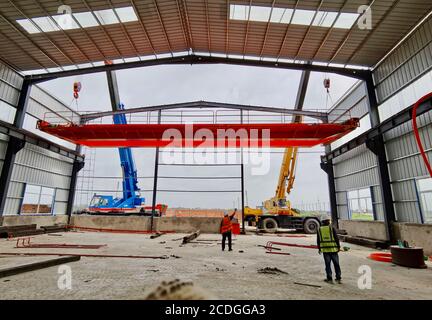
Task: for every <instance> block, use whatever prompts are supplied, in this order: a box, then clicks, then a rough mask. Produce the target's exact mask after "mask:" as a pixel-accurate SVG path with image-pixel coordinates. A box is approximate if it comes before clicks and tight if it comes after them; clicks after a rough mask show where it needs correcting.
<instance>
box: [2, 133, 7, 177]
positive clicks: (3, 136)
mask: <svg viewBox="0 0 432 320" xmlns="http://www.w3.org/2000/svg"><path fill="white" fill-rule="evenodd" d="M7 144H8V138H7V136H5V135H4V134H0V172H1V170H2V168H3V162H4V158H5V155H6V148H7Z"/></svg>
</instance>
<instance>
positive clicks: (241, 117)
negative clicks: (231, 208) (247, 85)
mask: <svg viewBox="0 0 432 320" xmlns="http://www.w3.org/2000/svg"><path fill="white" fill-rule="evenodd" d="M240 123H243V110H240ZM240 157H241V158H240V159H241V166H240V168H241V211H242V231H241V232H242V234H246V229H245V218H244V210H245V189H244V159H243V148H241V149H240Z"/></svg>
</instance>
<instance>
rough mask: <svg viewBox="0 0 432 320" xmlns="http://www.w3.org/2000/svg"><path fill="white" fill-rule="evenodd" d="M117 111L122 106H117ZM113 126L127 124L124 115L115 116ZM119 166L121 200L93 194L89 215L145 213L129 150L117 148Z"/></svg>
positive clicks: (143, 201) (121, 108)
mask: <svg viewBox="0 0 432 320" xmlns="http://www.w3.org/2000/svg"><path fill="white" fill-rule="evenodd" d="M119 110H124V105H123V104H119ZM113 118H114V124H127V122H126V115H125V114H115V115H114V116H113ZM118 151H119V155H120V165H121V167H122V174H123V181H122V189H123V195H122V197H121V198H114V197H113V196H107V195H100V194H94V195H93V198H92V200H91V202H90V206H89V208H88V211H89V212H90V213H145V207H144V203H145V198H142V197H141V196H140V194H139V190H140V189H139V188H138V177H137V170H136V167H135V161H134V159H133V155H132V150H131V148H119V149H118Z"/></svg>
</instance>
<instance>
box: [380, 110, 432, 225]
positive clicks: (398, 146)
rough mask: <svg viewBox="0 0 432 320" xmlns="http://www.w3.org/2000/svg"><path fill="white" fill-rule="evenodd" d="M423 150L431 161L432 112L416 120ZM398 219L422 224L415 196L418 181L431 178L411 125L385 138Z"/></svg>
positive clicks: (407, 124) (395, 130) (403, 126)
mask: <svg viewBox="0 0 432 320" xmlns="http://www.w3.org/2000/svg"><path fill="white" fill-rule="evenodd" d="M417 123H418V127H419V133H420V137H421V139H422V141H423V146H424V148H425V150H426V151H427V154H428V157H429V159H430V160H431V161H432V138H431V137H432V112H428V113H425V114H423V115H421V116H419V117H418V118H417ZM384 138H385V141H386V151H387V158H388V161H389V171H390V179H391V182H392V190H393V201H394V203H395V211H396V217H397V220H398V221H401V222H413V223H421V218H420V210H419V203H418V199H417V193H416V187H415V183H416V180H415V179H416V178H422V177H426V176H428V173H427V170H426V167H425V165H424V163H423V160H422V159H421V156H420V154H419V152H418V147H417V143H416V141H415V138H414V134H413V132H412V125H411V122H407V123H405V124H403V125H401V126H399V127H396V128H394V129H392V130H390V131H389V132H387V133H386V134H385V135H384Z"/></svg>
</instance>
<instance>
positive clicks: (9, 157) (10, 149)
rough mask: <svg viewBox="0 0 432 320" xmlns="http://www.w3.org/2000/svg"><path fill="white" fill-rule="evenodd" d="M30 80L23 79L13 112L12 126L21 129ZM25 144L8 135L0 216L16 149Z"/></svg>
mask: <svg viewBox="0 0 432 320" xmlns="http://www.w3.org/2000/svg"><path fill="white" fill-rule="evenodd" d="M31 86H32V84H31V81H29V80H24V82H23V84H22V86H21V92H20V96H19V98H18V104H17V107H16V112H15V119H14V127H16V128H18V129H21V128H22V126H23V124H24V118H25V115H26V112H27V105H28V100H29V97H30V91H31ZM24 145H25V141H24V140H21V139H18V138H16V137H13V136H9V142H8V146H7V149H6V154H5V159H4V161H3V166H2V170H1V176H0V190H1V196H0V216H2V215H3V214H4V208H5V205H6V198H7V194H8V190H9V184H10V178H11V176H12V171H13V168H14V164H15V157H16V154H17V153H18V151H20V150H21V149H22V148H23V147H24Z"/></svg>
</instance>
